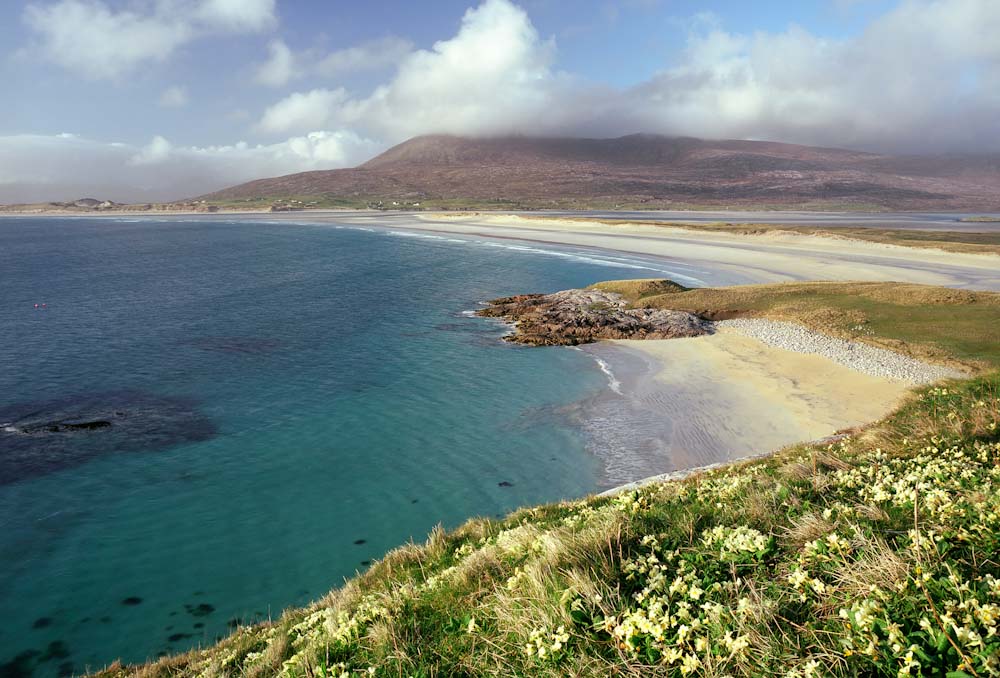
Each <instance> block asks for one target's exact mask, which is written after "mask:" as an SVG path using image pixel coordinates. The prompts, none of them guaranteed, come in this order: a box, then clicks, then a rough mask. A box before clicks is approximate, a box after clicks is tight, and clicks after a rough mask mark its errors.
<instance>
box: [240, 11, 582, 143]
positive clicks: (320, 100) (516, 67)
mask: <svg viewBox="0 0 1000 678" xmlns="http://www.w3.org/2000/svg"><path fill="white" fill-rule="evenodd" d="M360 53H361V52H358V53H357V54H360ZM554 53H555V44H554V43H553V42H552V41H544V40H542V39H541V38H540V37H539V35H538V33H537V31H536V30H535V28H534V27H533V26H532V24H531V21H530V20H529V18H528V15H527V14H526V13H525V12H524V10H522V9H521V8H519V7H517V6H516V5H514V4H513V3H511V2H509V1H508V0H486V1H485V2H484V3H483V4H482V5H480V6H479V7H477V8H475V9H470V10H469V11H467V12H466V13H465V16H464V17H463V18H462V25H461V27H460V29H459V31H458V34H457V35H455V37H453V38H451V39H450V40H443V41H440V42H438V43H436V44H435V45H434V46H433V47H432V48H431V49H430V50H419V51H415V52H410V53H409V54H407V55H406V56H405V57H404V58H403V59H402V61H401V62H400V64H399V68H398V69H397V71H396V74H395V77H394V78H393V79H392V80H391V81H390V82H388V83H387V84H385V85H382V86H379V87H377V88H376V89H375V91H374V92H373V93H372V94H371V96H369V97H367V98H364V99H351V98H349V97H348V96H347V93H346V92H345V91H344V90H343V89H337V90H312V91H311V92H300V93H295V94H292V95H290V96H288V97H286V98H285V99H283V100H281V101H279V102H278V103H276V104H274V105H273V106H271V107H270V108H268V109H267V111H266V112H265V113H264V116H263V118H262V119H261V121H260V125H259V127H260V129H262V130H265V131H271V132H286V131H289V130H291V129H296V128H301V127H308V126H310V125H317V124H324V125H334V126H338V127H340V126H347V127H356V128H357V129H359V130H362V131H363V132H364V133H366V134H372V135H374V136H376V137H378V138H382V139H385V140H387V141H399V140H401V139H404V138H406V137H409V136H413V135H415V134H424V133H428V132H452V133H456V134H484V133H501V132H509V131H518V130H521V131H523V130H537V129H539V121H540V120H542V121H544V119H545V118H546V117H548V118H553V117H554V116H551V115H548V111H550V110H551V109H552V108H553V107H554V105H555V103H556V101H555V97H556V95H557V93H558V91H559V89H560V88H561V84H560V83H561V80H562V78H560V77H558V76H556V75H554V74H553V73H552V71H551V69H550V65H551V63H552V59H553V57H554ZM357 58H358V57H356V56H351V57H348V56H344V57H343V58H342V59H341V60H340V61H339V62H335V63H334V64H333V65H336V66H337V67H339V68H343V67H346V66H348V65H350V64H352V63H354V62H355V61H356V59H357ZM560 117H561V116H560Z"/></svg>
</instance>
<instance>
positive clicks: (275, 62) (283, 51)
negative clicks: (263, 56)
mask: <svg viewBox="0 0 1000 678" xmlns="http://www.w3.org/2000/svg"><path fill="white" fill-rule="evenodd" d="M267 49H268V52H269V53H270V56H269V57H268V59H267V61H265V62H264V63H262V64H261V65H260V66H258V67H257V73H256V75H255V80H257V82H259V83H261V84H262V85H269V86H271V87H281V86H282V85H286V84H288V82H289V81H290V80H292V78H295V77H297V76H298V72H297V69H296V64H295V54H294V53H293V52H292V50H291V49H289V48H288V45H286V44H285V43H284V42H283V41H281V40H272V41H271V43H270V44H269V45H268V46H267Z"/></svg>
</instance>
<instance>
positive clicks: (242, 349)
mask: <svg viewBox="0 0 1000 678" xmlns="http://www.w3.org/2000/svg"><path fill="white" fill-rule="evenodd" d="M184 345H186V346H192V347H194V348H197V349H200V350H202V351H212V352H214V353H235V354H243V355H262V354H267V353H274V352H275V351H277V350H279V349H281V348H282V347H283V344H282V342H280V341H277V340H275V339H263V338H260V337H240V336H235V337H197V338H195V339H191V340H189V341H185V342H184Z"/></svg>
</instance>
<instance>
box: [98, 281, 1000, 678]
mask: <svg viewBox="0 0 1000 678" xmlns="http://www.w3.org/2000/svg"><path fill="white" fill-rule="evenodd" d="M616 284H618V285H619V286H621V283H616ZM632 286H633V289H632V292H633V294H634V295H635V298H636V299H638V298H639V297H641V296H642V295H643V293H645V292H653V293H656V294H649V295H648V296H649V298H650V299H658V298H660V297H662V296H664V292H665V291H666V294H667V295H671V296H676V297H677V298H678V299H681V298H683V295H685V294H688V292H685V291H681V289H679V288H676V286H671V284H670V283H667V282H663V281H658V282H654V281H635V282H633V283H632ZM745 289H746V288H745ZM930 289H932V288H924V291H925V292H926V293H928V294H929V293H930ZM670 290H674V291H670ZM775 291H776V290H775ZM707 292H708V291H706V293H707ZM937 292H938V293H940V294H946V293H948V291H945V290H937ZM748 298H751V299H755V300H756V301H757V302H758V303H760V304H764V303H765V298H764V297H763V296H757V295H756V294H755V293H752V292H751V293H750V297H748ZM831 298H832V297H831ZM645 301H646V300H644V301H643V303H645ZM699 302H704V304H703V305H702V309H703V310H713V307H712V306H711V305H709V304H708V302H707V301H706V300H705V299H699ZM663 303H665V302H663ZM883 303H889V302H883ZM942 307H943V308H944V305H942ZM963 308H965V314H966V315H971V316H974V315H976V313H978V311H979V310H980V307H979V306H973V305H967V306H965V307H963ZM983 308H990V307H983ZM716 310H719V311H726V310H729V309H727V308H725V304H723V303H722V301H721V300H719V308H718V309H716ZM813 310H814V311H816V312H818V310H816V309H813ZM837 312H840V311H839V310H838V311H837ZM803 313H804V311H803ZM928 322H930V321H929V320H928ZM966 322H972V321H971V320H969V319H968V318H966ZM948 326H952V317H951V316H945V317H943V318H942V320H941V328H939V330H938V332H937V334H938V335H940V336H946V335H948V330H947V327H948ZM928 332H929V330H928ZM917 336H918V337H921V338H923V337H924V336H925V335H922V334H918V335H917ZM869 339H871V340H875V339H876V337H872V336H870V337H869ZM878 339H881V340H886V341H894V342H899V341H903V339H901V338H900V336H898V335H895V334H893V333H892V331H891V330H887V334H886V335H885V336H884V337H878ZM961 341H962V337H961V336H958V331H957V330H956V331H955V336H951V337H950V343H948V342H946V343H947V345H949V346H962V345H963V344H962V343H961ZM942 345H944V344H942ZM967 351H968V352H969V355H973V354H974V351H973V349H972V348H969V349H967ZM987 354H989V351H987V352H986V353H985V354H982V355H979V354H976V355H975V357H976V359H977V360H981V361H982V362H980V363H978V364H987V363H988V362H989V360H988V355H987ZM968 357H969V356H968V355H967V356H966V357H965V358H963V359H967V358H968ZM994 364H995V363H994ZM290 557H294V554H290ZM998 625H1000V373H997V372H984V373H982V374H980V376H977V377H975V378H973V379H970V380H965V381H956V382H950V383H946V384H940V385H937V386H935V387H932V388H924V389H921V390H919V391H918V392H916V393H915V394H914V396H913V397H912V398H911V399H910V400H909V401H908V402H907V403H906V404H904V405H903V406H902V407H901V409H899V410H898V411H897V412H896V413H894V414H893V415H891V416H889V417H888V418H886V419H885V420H883V421H881V422H876V423H874V424H872V425H871V426H870V427H868V428H867V429H865V430H863V431H860V432H856V433H855V434H854V435H852V436H851V437H847V438H844V439H842V440H840V441H838V442H837V443H835V444H833V445H822V446H817V445H801V446H796V447H794V448H790V449H787V450H784V451H782V452H780V453H778V454H776V455H773V456H772V457H769V458H767V459H765V460H760V461H754V462H750V463H745V464H741V465H734V466H731V467H728V468H726V469H722V470H719V471H715V472H710V473H704V474H700V475H698V476H695V477H692V478H690V479H688V480H685V481H676V482H669V483H661V484H655V485H650V486H647V487H645V488H642V489H640V490H638V491H635V492H631V493H627V494H623V495H619V496H617V497H599V498H589V499H585V500H581V501H574V502H564V503H560V504H553V505H548V506H541V507H536V508H530V509H524V510H521V511H518V512H516V513H514V514H512V515H510V516H509V517H507V518H506V519H505V520H499V521H494V520H487V519H477V520H472V521H469V522H468V523H466V524H465V525H463V526H462V527H460V528H459V529H457V530H455V531H453V532H449V533H446V532H444V531H442V530H435V531H434V532H433V533H432V534H431V535H430V538H429V539H428V540H427V542H426V543H425V544H422V545H416V544H409V545H406V546H404V547H402V548H399V549H397V550H395V551H393V552H391V553H389V554H388V555H386V557H385V558H384V559H383V560H382V561H380V562H377V563H376V564H374V565H373V566H372V567H371V569H370V570H369V571H367V572H365V573H364V574H361V575H359V576H358V577H356V578H354V579H352V580H350V581H349V582H347V583H346V585H345V586H344V587H342V588H340V589H338V590H335V591H333V592H331V593H330V594H329V595H328V596H326V597H325V598H324V599H322V600H320V601H317V602H316V603H314V604H313V605H311V606H310V607H308V608H303V609H296V610H290V611H288V612H286V613H285V614H284V615H283V616H282V617H281V619H279V620H277V621H275V622H272V623H267V624H262V625H256V626H252V627H247V628H243V629H239V630H237V631H236V632H234V633H233V635H232V636H231V637H229V638H228V639H225V640H223V641H222V642H220V643H219V644H218V645H216V646H214V647H210V648H207V649H204V650H196V651H192V652H190V653H187V654H184V655H179V656H176V657H169V658H165V659H162V660H160V661H159V662H157V663H154V664H149V665H145V666H138V667H122V666H113V667H110V668H109V669H107V670H106V671H104V672H103V673H102V674H101V675H102V676H105V677H107V678H111V677H112V676H114V677H116V678H117V677H123V676H142V677H144V678H146V677H148V678H154V677H164V678H166V677H167V676H192V677H193V676H204V677H205V678H210V677H216V676H218V677H223V676H226V677H229V676H233V677H235V676H247V677H252V678H264V677H268V676H288V677H297V678H298V677H301V678H313V677H321V678H330V677H340V676H364V675H377V676H426V677H429V676H564V675H574V676H609V675H643V676H649V675H656V676H683V675H699V676H725V675H731V676H761V675H768V676H770V675H782V676H802V677H805V676H821V675H838V676H861V675H864V676H868V675H885V676H895V675H921V674H925V675H941V676H945V675H948V676H953V677H954V678H958V677H960V676H988V675H1000V635H998V631H1000V629H998Z"/></svg>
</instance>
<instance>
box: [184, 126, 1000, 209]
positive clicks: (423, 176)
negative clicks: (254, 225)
mask: <svg viewBox="0 0 1000 678" xmlns="http://www.w3.org/2000/svg"><path fill="white" fill-rule="evenodd" d="M288 196H317V197H320V196H321V197H324V198H326V199H341V200H362V199H364V200H400V199H402V200H415V199H416V200H419V199H423V200H432V199H437V200H469V201H491V200H497V199H502V200H510V201H516V202H522V203H524V204H530V205H535V206H545V205H546V204H556V203H563V204H565V203H566V202H574V203H579V204H581V205H582V204H594V205H596V204H602V205H611V204H622V205H638V204H646V205H649V206H669V205H671V204H675V205H676V204H681V205H721V204H726V205H746V206H765V205H776V206H781V205H787V206H795V205H808V204H815V205H834V204H836V205H843V206H845V207H850V206H855V205H856V206H878V207H885V208H895V209H956V210H959V209H960V210H986V209H991V210H992V209H998V208H1000V156H998V155H992V156H985V155H984V156H960V155H948V156H905V157H892V156H885V155H876V154H871V153H863V152H858V151H847V150H839V149H831V148H816V147H811V146H799V145H795V144H784V143H776V142H765V141H707V140H702V139H692V138H683V137H681V138H676V137H663V136H656V135H646V134H636V135H630V136H625V137H620V138H617V139H576V138H534V137H495V138H466V137H455V136H441V135H435V136H423V137H416V138H414V139H411V140H409V141H407V142H404V143H402V144H399V145H398V146H395V147H393V148H390V149H389V150H387V151H386V152H385V153H383V154H381V155H379V156H378V157H376V158H373V159H372V160H370V161H368V162H366V163H365V164H363V165H361V166H360V167H357V168H354V169H338V170H327V171H317V172H304V173H299V174H291V175H288V176H283V177H276V178H271V179H261V180H258V181H252V182H249V183H246V184H242V185H239V186H234V187H232V188H229V189H225V190H223V191H218V192H216V193H212V194H210V195H208V196H203V197H204V198H206V199H209V200H241V199H255V198H256V199H260V198H282V197H288Z"/></svg>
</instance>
